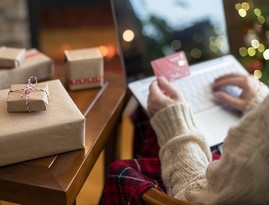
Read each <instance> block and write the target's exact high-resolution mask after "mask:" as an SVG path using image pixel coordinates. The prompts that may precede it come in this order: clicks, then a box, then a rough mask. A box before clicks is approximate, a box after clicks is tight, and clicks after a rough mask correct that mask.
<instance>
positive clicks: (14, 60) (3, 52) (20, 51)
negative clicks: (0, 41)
mask: <svg viewBox="0 0 269 205" xmlns="http://www.w3.org/2000/svg"><path fill="white" fill-rule="evenodd" d="M25 52H26V49H24V48H10V47H5V46H3V47H0V68H16V67H19V66H20V65H21V64H22V62H23V61H24V59H25Z"/></svg>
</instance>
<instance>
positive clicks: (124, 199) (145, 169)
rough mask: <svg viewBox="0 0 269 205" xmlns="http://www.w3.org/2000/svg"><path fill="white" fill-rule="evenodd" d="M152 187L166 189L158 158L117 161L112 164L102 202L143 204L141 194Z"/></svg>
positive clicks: (110, 204)
mask: <svg viewBox="0 0 269 205" xmlns="http://www.w3.org/2000/svg"><path fill="white" fill-rule="evenodd" d="M150 187H156V188H158V189H159V190H161V191H165V188H164V186H163V184H162V181H161V177H160V161H159V159H158V158H141V159H134V160H119V161H116V162H114V163H112V164H111V166H110V169H109V176H108V179H107V183H106V186H105V189H104V192H103V195H102V197H101V201H100V204H103V205H117V204H136V205H140V204H143V202H142V200H141V196H142V194H143V193H144V192H145V191H146V190H147V189H148V188H150Z"/></svg>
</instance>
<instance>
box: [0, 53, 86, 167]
mask: <svg viewBox="0 0 269 205" xmlns="http://www.w3.org/2000/svg"><path fill="white" fill-rule="evenodd" d="M6 51H8V52H10V53H9V54H8V55H6V54H5V55H3V53H2V55H1V51H0V56H1V58H0V67H1V66H2V67H1V69H2V68H3V67H5V69H3V70H4V71H1V72H0V80H1V81H0V82H2V78H3V76H1V74H3V73H5V74H6V78H5V80H6V81H5V83H6V84H4V85H3V84H2V85H3V86H4V87H6V86H8V85H9V84H10V85H9V88H7V89H0V124H1V131H0V166H5V165H10V164H13V163H18V162H22V161H27V160H31V159H37V158H40V157H46V156H50V155H54V154H59V153H63V152H68V151H73V150H78V149H83V148H84V147H85V123H86V122H85V121H86V120H85V117H84V116H83V115H82V113H81V112H80V110H79V109H78V107H77V106H76V104H75V103H74V102H73V100H72V99H71V97H70V96H69V94H68V92H67V91H66V89H65V88H64V86H63V84H62V83H61V81H60V80H49V81H42V82H39V79H42V78H45V77H46V76H48V75H49V73H51V68H52V67H51V61H50V60H49V58H48V57H46V56H44V55H43V54H41V53H40V52H38V51H37V50H31V51H25V50H23V49H11V50H10V49H8V50H6ZM6 51H5V52H6ZM37 65H38V66H37ZM40 67H41V68H42V69H40ZM39 69H40V70H39ZM13 70H14V73H13V72H8V71H13ZM15 70H18V71H15ZM22 70H24V71H25V73H24V72H22ZM37 70H38V71H37ZM45 70H46V71H45ZM28 71H29V72H28ZM43 71H44V72H43ZM15 73H17V74H15ZM35 74H36V75H37V76H39V77H37V76H35ZM16 75H18V76H16ZM10 76H14V77H15V78H16V83H13V82H14V79H13V80H8V79H9V78H10ZM25 76H27V77H26V78H25ZM19 77H20V78H19ZM23 78H24V79H23ZM21 81H23V83H20V82H21ZM18 82H19V83H18Z"/></svg>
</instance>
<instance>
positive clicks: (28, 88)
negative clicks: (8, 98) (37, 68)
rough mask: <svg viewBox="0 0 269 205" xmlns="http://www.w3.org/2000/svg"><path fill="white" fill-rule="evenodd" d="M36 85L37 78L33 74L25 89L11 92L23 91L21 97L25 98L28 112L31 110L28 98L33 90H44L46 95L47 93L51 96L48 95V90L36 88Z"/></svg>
mask: <svg viewBox="0 0 269 205" xmlns="http://www.w3.org/2000/svg"><path fill="white" fill-rule="evenodd" d="M36 85H37V78H36V77H35V76H31V77H30V78H29V79H28V83H27V85H26V86H25V88H24V89H21V90H14V91H10V92H21V98H23V99H24V100H25V106H26V109H27V111H28V112H31V110H30V106H29V102H28V99H29V96H30V94H31V92H32V91H42V92H45V93H46V95H47V97H49V95H48V93H47V91H46V90H43V89H37V88H35V86H36Z"/></svg>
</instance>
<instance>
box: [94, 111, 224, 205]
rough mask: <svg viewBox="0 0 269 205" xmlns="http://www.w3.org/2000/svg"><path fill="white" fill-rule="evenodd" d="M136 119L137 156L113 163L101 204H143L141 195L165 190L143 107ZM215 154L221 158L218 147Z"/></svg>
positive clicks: (156, 147)
mask: <svg viewBox="0 0 269 205" xmlns="http://www.w3.org/2000/svg"><path fill="white" fill-rule="evenodd" d="M133 121H134V125H135V133H134V144H133V145H134V149H133V150H134V153H133V155H134V159H132V160H118V161H115V162H113V163H112V164H111V165H110V167H109V175H108V177H107V180H106V184H105V187H104V190H103V193H102V196H101V198H100V203H99V204H100V205H116V204H124V205H125V204H126V205H127V204H128V205H130V204H135V205H141V204H143V201H142V199H141V196H142V194H143V193H144V192H145V191H146V190H148V189H149V188H151V187H155V188H157V189H159V190H160V191H162V192H166V190H165V187H164V185H163V182H162V179H161V170H160V160H159V158H158V152H159V145H158V143H157V139H156V135H155V133H154V131H153V129H152V128H151V126H150V124H149V120H148V118H147V116H146V115H145V114H144V111H143V110H142V108H140V107H139V108H138V110H137V111H136V112H135V113H134V115H133ZM212 156H213V159H218V158H219V157H220V155H219V152H218V150H217V148H212Z"/></svg>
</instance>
